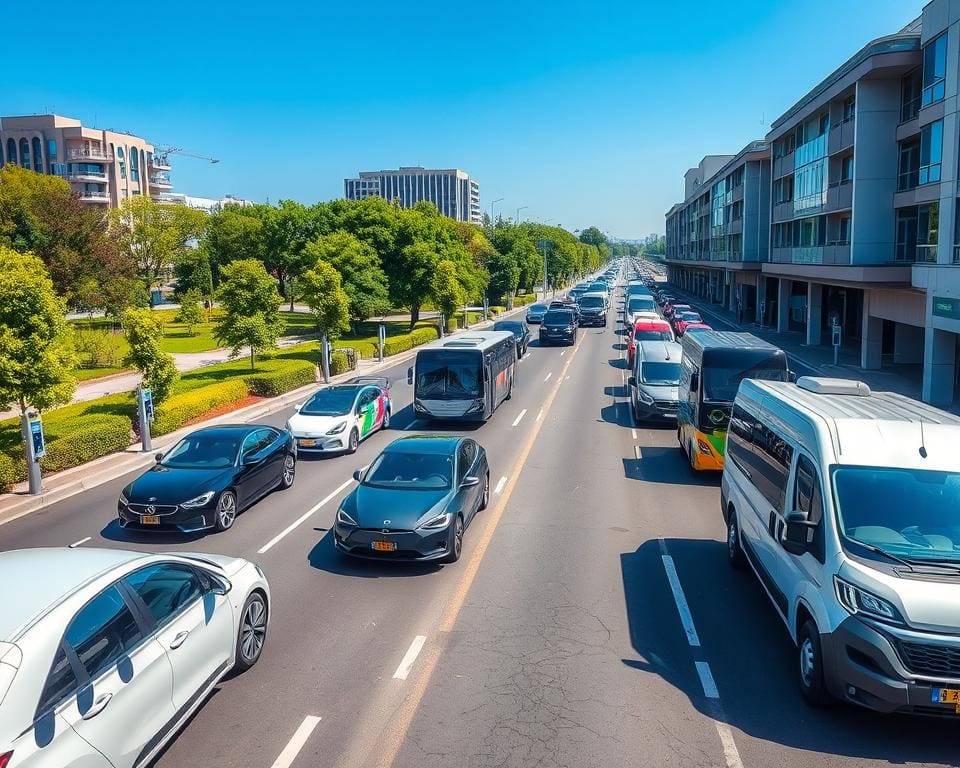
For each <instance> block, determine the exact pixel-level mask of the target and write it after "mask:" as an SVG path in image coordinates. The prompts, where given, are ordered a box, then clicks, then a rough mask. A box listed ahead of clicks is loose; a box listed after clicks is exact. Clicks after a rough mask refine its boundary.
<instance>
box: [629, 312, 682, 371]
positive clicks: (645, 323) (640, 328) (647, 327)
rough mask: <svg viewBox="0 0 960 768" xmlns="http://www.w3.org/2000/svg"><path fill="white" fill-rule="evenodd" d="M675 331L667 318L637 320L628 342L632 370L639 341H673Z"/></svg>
mask: <svg viewBox="0 0 960 768" xmlns="http://www.w3.org/2000/svg"><path fill="white" fill-rule="evenodd" d="M673 340H674V338H673V331H672V330H671V329H670V323H668V322H667V321H666V320H651V319H643V320H637V322H636V323H635V324H634V326H633V330H632V331H631V332H630V339H629V340H628V342H627V361H628V362H629V363H630V370H633V356H634V354H635V353H636V351H637V342H638V341H673Z"/></svg>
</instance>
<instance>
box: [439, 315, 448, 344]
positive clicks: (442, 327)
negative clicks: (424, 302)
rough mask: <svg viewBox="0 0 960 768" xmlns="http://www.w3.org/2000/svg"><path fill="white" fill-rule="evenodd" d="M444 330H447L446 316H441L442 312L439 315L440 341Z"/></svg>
mask: <svg viewBox="0 0 960 768" xmlns="http://www.w3.org/2000/svg"><path fill="white" fill-rule="evenodd" d="M446 328H447V316H446V315H445V314H443V312H441V313H440V338H441V339H442V338H443V337H444V331H445V330H446Z"/></svg>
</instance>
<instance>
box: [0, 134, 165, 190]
mask: <svg viewBox="0 0 960 768" xmlns="http://www.w3.org/2000/svg"><path fill="white" fill-rule="evenodd" d="M6 163H13V164H14V165H19V166H22V167H23V168H29V169H30V170H33V171H36V172H37V173H47V174H51V175H54V176H60V177H62V178H64V179H66V180H67V181H68V182H70V186H71V188H72V189H73V190H74V191H75V192H77V193H78V194H79V195H80V199H81V200H82V201H83V202H84V203H88V204H90V205H101V206H110V207H115V206H117V205H119V204H120V202H121V201H122V200H124V199H125V198H127V197H130V196H132V195H156V194H159V193H161V192H166V191H167V190H169V189H170V188H171V187H172V186H173V185H172V183H171V182H170V165H169V164H168V162H167V160H166V158H164V157H160V156H158V155H155V154H154V148H153V145H152V144H150V143H149V142H147V141H146V140H144V139H142V138H140V137H139V136H134V135H132V134H129V133H123V132H120V131H105V130H101V129H99V128H89V127H87V126H85V125H83V124H81V122H80V121H79V120H76V119H74V118H72V117H64V116H62V115H31V116H26V117H3V118H0V165H4V164H6Z"/></svg>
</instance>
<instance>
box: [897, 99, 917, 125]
mask: <svg viewBox="0 0 960 768" xmlns="http://www.w3.org/2000/svg"><path fill="white" fill-rule="evenodd" d="M919 114H920V96H919V95H918V96H914V97H913V98H912V99H908V100H907V101H905V102H903V104H902V105H901V107H900V122H901V123H906V122H908V121H910V120H913V119H914V118H915V117H916V116H917V115H919Z"/></svg>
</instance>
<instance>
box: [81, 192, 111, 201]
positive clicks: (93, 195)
mask: <svg viewBox="0 0 960 768" xmlns="http://www.w3.org/2000/svg"><path fill="white" fill-rule="evenodd" d="M80 199H81V200H82V201H83V202H85V203H109V202H110V194H109V193H108V192H106V191H104V190H99V189H84V190H82V191H81V192H80Z"/></svg>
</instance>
